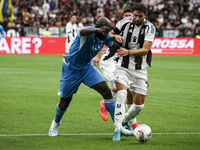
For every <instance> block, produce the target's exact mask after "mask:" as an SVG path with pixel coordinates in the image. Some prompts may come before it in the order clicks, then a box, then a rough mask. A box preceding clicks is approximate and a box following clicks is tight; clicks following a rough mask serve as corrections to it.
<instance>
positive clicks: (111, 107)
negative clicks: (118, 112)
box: [104, 98, 115, 123]
mask: <svg viewBox="0 0 200 150" xmlns="http://www.w3.org/2000/svg"><path fill="white" fill-rule="evenodd" d="M104 104H105V108H106V110H107V111H108V112H109V113H110V116H111V118H112V121H113V123H114V114H115V100H114V98H111V99H104Z"/></svg>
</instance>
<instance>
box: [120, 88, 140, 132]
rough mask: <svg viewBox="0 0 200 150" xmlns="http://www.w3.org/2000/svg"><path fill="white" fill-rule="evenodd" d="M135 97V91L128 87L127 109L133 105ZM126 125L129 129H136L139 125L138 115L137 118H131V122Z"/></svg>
mask: <svg viewBox="0 0 200 150" xmlns="http://www.w3.org/2000/svg"><path fill="white" fill-rule="evenodd" d="M134 98H135V93H134V92H132V91H130V90H129V89H127V100H126V109H127V111H128V110H129V108H130V107H131V106H132V105H133V100H134ZM125 116H126V114H125ZM124 125H126V126H127V128H128V129H129V130H132V129H135V128H136V127H137V126H138V125H139V123H138V122H137V120H136V117H135V118H132V119H130V120H129V124H128V123H127V124H124Z"/></svg>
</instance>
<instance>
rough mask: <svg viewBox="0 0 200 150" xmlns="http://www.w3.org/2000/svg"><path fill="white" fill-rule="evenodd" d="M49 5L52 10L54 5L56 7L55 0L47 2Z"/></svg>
mask: <svg viewBox="0 0 200 150" xmlns="http://www.w3.org/2000/svg"><path fill="white" fill-rule="evenodd" d="M49 6H50V9H51V11H53V10H54V9H55V7H56V3H55V1H54V0H51V1H50V2H49Z"/></svg>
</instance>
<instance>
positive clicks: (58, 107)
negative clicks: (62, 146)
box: [49, 96, 72, 136]
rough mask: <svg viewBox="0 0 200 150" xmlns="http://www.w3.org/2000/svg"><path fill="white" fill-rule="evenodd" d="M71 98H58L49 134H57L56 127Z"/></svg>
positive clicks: (58, 125) (57, 127)
mask: <svg viewBox="0 0 200 150" xmlns="http://www.w3.org/2000/svg"><path fill="white" fill-rule="evenodd" d="M71 100H72V96H70V97H68V98H60V102H59V103H58V104H57V105H56V112H55V116H54V119H53V121H52V123H51V127H50V129H49V136H57V134H58V129H59V127H60V124H61V119H62V116H63V115H64V113H65V111H66V110H67V108H68V106H69V104H70V102H71Z"/></svg>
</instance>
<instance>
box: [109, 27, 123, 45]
mask: <svg viewBox="0 0 200 150" xmlns="http://www.w3.org/2000/svg"><path fill="white" fill-rule="evenodd" d="M109 34H110V36H111V37H112V39H113V40H116V41H117V42H119V43H122V42H123V41H124V38H123V37H122V36H120V35H117V34H116V33H115V32H114V31H113V30H112V31H111V32H110V33H109Z"/></svg>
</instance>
